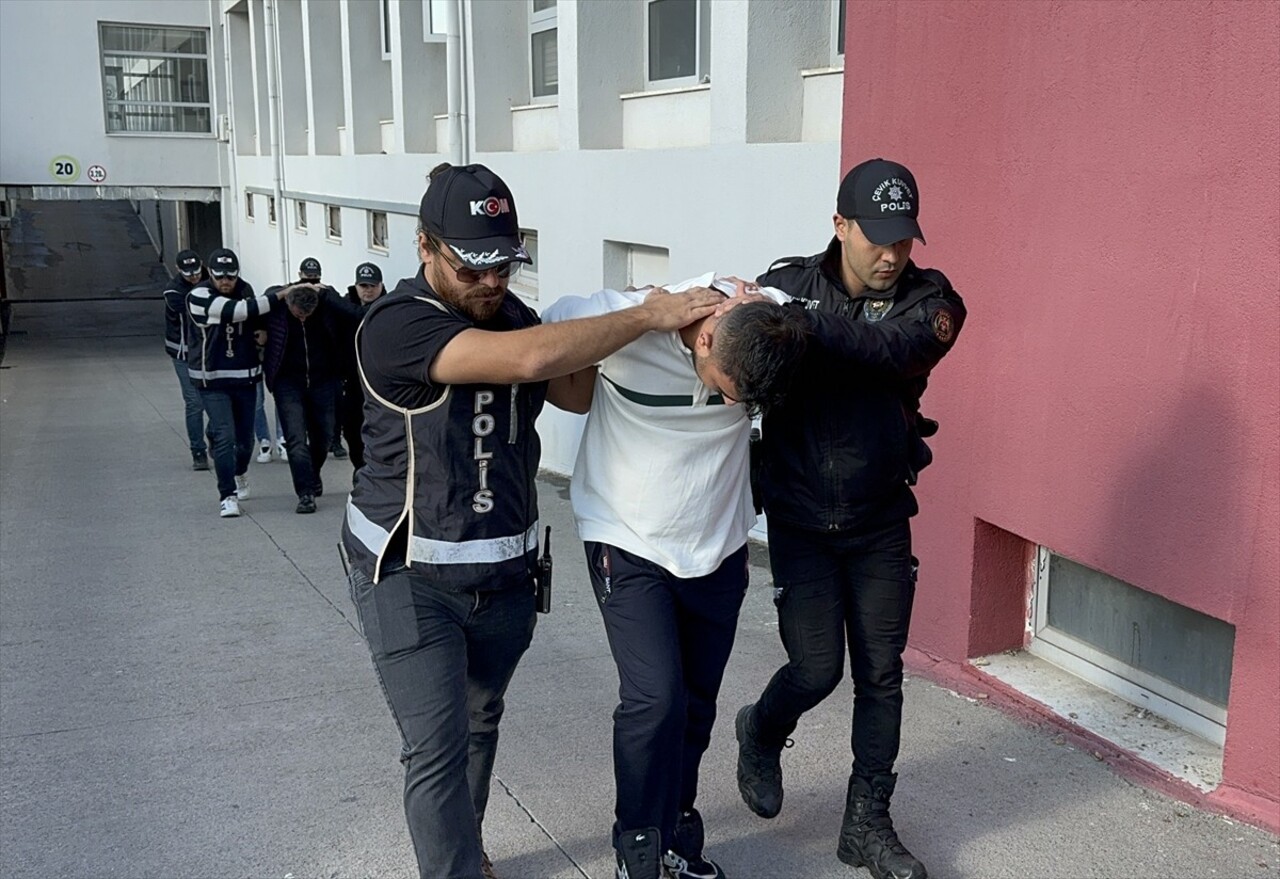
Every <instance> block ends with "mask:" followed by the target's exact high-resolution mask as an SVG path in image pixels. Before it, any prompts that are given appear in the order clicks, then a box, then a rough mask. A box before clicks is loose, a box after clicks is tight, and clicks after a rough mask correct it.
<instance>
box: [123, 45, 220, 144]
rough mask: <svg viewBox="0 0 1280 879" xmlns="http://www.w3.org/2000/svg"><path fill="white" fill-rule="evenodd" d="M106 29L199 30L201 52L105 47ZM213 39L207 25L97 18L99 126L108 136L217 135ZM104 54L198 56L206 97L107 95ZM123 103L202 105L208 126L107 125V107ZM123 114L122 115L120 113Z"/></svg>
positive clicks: (193, 57) (144, 56)
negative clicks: (176, 98) (147, 127)
mask: <svg viewBox="0 0 1280 879" xmlns="http://www.w3.org/2000/svg"><path fill="white" fill-rule="evenodd" d="M110 29H117V30H121V31H128V30H162V31H179V32H183V33H203V34H204V53H203V54H195V53H192V52H160V51H147V50H141V49H140V50H129V51H127V52H126V51H123V50H109V49H107V47H106V44H105V41H104V40H103V37H104V36H105V35H106V33H107V31H108V30H110ZM212 39H213V34H212V32H211V30H210V29H209V28H207V27H178V26H175V25H164V24H146V23H143V22H120V21H99V22H98V89H99V92H100V93H101V95H102V128H103V131H104V132H105V133H106V134H107V136H109V137H117V136H126V137H136V136H139V135H141V136H145V137H195V138H217V136H218V132H217V125H218V121H217V118H216V116H217V114H216V113H215V111H214V89H215V81H214V76H213V70H212V68H211V67H210V63H209V62H210V57H211V55H210V46H211V41H212ZM108 57H128V58H162V59H167V58H176V59H182V60H185V61H193V60H200V61H203V64H204V77H205V88H206V91H207V93H208V96H209V100H208V101H204V102H201V101H127V100H124V99H123V98H108V97H107V90H106V80H107V70H108V68H107V59H108ZM113 105H114V106H117V107H121V108H123V107H126V106H135V107H166V108H191V109H196V110H199V109H203V110H205V112H206V116H207V118H208V120H209V127H208V129H207V130H205V131H147V130H145V129H143V130H136V129H129V128H114V129H113V128H112V127H111V118H112V115H111V108H112V106H113ZM122 118H123V117H122Z"/></svg>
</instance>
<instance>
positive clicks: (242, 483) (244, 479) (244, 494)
mask: <svg viewBox="0 0 1280 879" xmlns="http://www.w3.org/2000/svg"><path fill="white" fill-rule="evenodd" d="M236 497H238V498H239V499H240V500H245V499H247V498H248V497H249V474H248V473H246V474H245V475H244V476H237V477H236Z"/></svg>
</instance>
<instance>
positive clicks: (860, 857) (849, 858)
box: [836, 773, 929, 879]
mask: <svg viewBox="0 0 1280 879" xmlns="http://www.w3.org/2000/svg"><path fill="white" fill-rule="evenodd" d="M897 781H898V776H896V775H894V774H892V773H890V774H888V775H877V776H874V777H872V778H864V777H862V776H860V775H854V776H853V777H852V778H850V779H849V796H848V799H847V801H846V802H845V807H844V824H843V826H841V828H840V845H839V847H838V848H837V849H836V857H838V858H839V859H840V860H842V861H844V862H845V863H846V864H848V865H849V866H851V867H866V868H867V869H868V870H869V871H870V872H871V875H872V876H874V877H875V879H927V877H928V875H929V874H928V873H927V872H925V869H924V864H922V863H920V862H919V861H917V860H916V859H915V857H914V856H913V855H912V854H911V852H909V851H907V849H906V846H904V845H903V844H902V843H901V842H899V841H898V834H897V833H895V832H894V830H893V819H892V818H890V817H889V799H890V797H892V796H893V788H894V785H895V784H897Z"/></svg>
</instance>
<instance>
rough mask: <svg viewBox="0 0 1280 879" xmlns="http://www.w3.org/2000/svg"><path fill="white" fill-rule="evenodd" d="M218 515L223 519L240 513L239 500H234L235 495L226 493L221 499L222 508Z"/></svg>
mask: <svg viewBox="0 0 1280 879" xmlns="http://www.w3.org/2000/svg"><path fill="white" fill-rule="evenodd" d="M218 515H219V516H221V517H222V518H224V519H230V518H232V517H234V516H239V515H240V502H239V501H238V500H236V497H235V495H228V496H227V497H224V498H223V499H222V509H221V511H220V512H219V513H218Z"/></svg>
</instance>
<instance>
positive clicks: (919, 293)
mask: <svg viewBox="0 0 1280 879" xmlns="http://www.w3.org/2000/svg"><path fill="white" fill-rule="evenodd" d="M919 210H920V199H919V191H918V189H917V187H916V180H915V177H913V176H912V174H911V172H910V171H908V170H907V169H906V168H905V167H903V166H902V165H900V164H898V163H896V162H890V161H886V160H884V159H873V160H870V161H867V162H863V163H862V164H860V165H858V166H857V167H855V168H853V170H851V171H850V172H849V173H848V174H847V175H846V176H845V178H844V180H843V181H842V182H841V184H840V191H839V194H838V196H837V202H836V211H837V212H836V214H835V216H834V217H833V220H834V223H835V237H834V238H833V239H832V241H831V243H830V245H829V246H828V247H827V249H826V251H824V252H823V253H819V254H816V255H814V256H810V257H807V258H799V257H797V258H789V259H783V260H780V261H778V262H776V263H774V264H773V266H771V267H770V269H769V270H768V271H767V272H765V274H763V275H761V276H760V278H759V282H760V283H761V284H767V285H770V286H773V287H779V288H781V289H782V290H785V291H786V292H788V293H790V294H791V295H792V296H795V297H797V298H800V299H803V300H807V301H806V306H807V307H808V308H809V309H811V310H810V312H809V314H810V317H811V319H812V320H813V321H814V325H815V338H818V339H820V340H821V342H820V343H819V344H815V345H811V346H810V351H809V354H808V355H807V357H806V361H805V363H804V364H803V365H802V367H801V371H800V374H799V376H798V378H797V380H796V382H795V384H794V385H793V387H792V393H791V394H790V396H789V397H788V398H787V399H786V400H784V401H783V402H782V403H781V404H780V405H778V406H776V407H774V408H773V409H771V410H770V411H769V412H768V413H767V414H766V416H765V419H764V423H763V426H762V434H763V435H762V438H761V442H760V445H759V447H758V449H757V451H758V452H759V453H760V459H759V463H760V466H759V471H758V487H759V491H760V495H761V499H762V501H763V505H764V509H765V512H766V513H767V514H768V517H769V558H770V564H771V566H772V569H773V577H774V587H775V603H776V604H777V607H778V628H779V632H780V634H781V636H782V643H783V646H784V647H785V648H786V650H787V657H788V662H787V664H786V665H785V666H783V667H782V668H781V669H779V670H778V672H777V673H776V674H774V676H773V679H772V680H770V681H769V684H768V685H767V686H766V687H765V689H764V692H763V693H761V694H760V697H759V699H758V700H757V701H756V702H755V703H754V704H753V705H747V706H745V707H743V708H742V709H741V711H739V713H738V716H737V719H736V732H737V738H738V743H739V748H738V787H739V790H740V792H741V794H742V797H743V799H744V800H745V801H746V803H747V805H748V806H749V807H750V808H751V810H752V811H753V812H755V813H756V814H757V815H760V816H761V817H764V818H772V817H774V816H775V815H777V814H778V812H779V810H780V809H781V808H782V770H781V764H780V759H779V758H780V756H781V752H782V748H783V747H784V745H786V744H788V736H789V735H791V733H792V731H793V730H794V729H795V727H796V722H797V721H798V720H799V718H800V716H801V715H802V714H804V712H806V711H808V710H809V709H810V708H813V707H814V706H815V705H817V704H818V703H819V702H821V701H822V700H823V699H825V698H826V697H827V696H828V695H830V694H831V692H832V691H833V690H835V688H836V686H837V685H838V684H839V683H840V678H841V675H842V674H843V666H844V652H845V648H846V632H847V633H848V635H847V647H848V650H849V654H850V660H851V666H852V672H853V681H854V711H853V734H852V747H853V756H854V760H853V771H852V774H851V777H850V780H849V787H848V795H847V798H846V804H845V813H844V823H843V826H842V828H841V831H840V842H839V846H838V848H837V856H838V857H839V858H840V860H842V861H844V862H845V863H847V864H851V865H853V866H860V865H865V866H866V867H867V869H869V870H870V871H871V874H872V876H875V877H877V879H890V877H891V879H924V877H925V876H926V871H925V867H924V865H923V864H921V863H920V861H918V860H917V859H916V858H915V857H914V856H912V855H911V853H910V852H909V851H907V849H906V848H905V847H904V846H903V845H902V843H901V842H900V841H899V839H898V836H897V834H896V832H895V831H894V827H893V821H892V819H891V817H890V815H889V802H890V798H891V796H892V795H893V791H894V787H895V784H896V780H897V776H896V775H895V774H894V772H893V767H894V761H895V760H896V759H897V756H898V743H899V738H900V732H901V725H902V652H903V650H904V649H905V647H906V644H907V631H908V627H909V624H910V621H911V606H912V599H913V597H914V595H915V580H916V562H915V559H914V558H913V557H912V555H911V529H910V524H909V519H910V517H911V516H913V515H915V514H916V512H917V510H918V508H917V505H916V499H915V496H914V494H913V493H912V491H911V485H912V484H914V482H915V479H916V475H917V474H918V472H919V471H920V469H921V468H922V467H924V466H925V465H926V464H928V463H929V460H930V457H931V455H930V453H929V450H928V447H927V446H926V445H925V444H924V440H923V437H925V436H928V435H930V434H931V433H932V432H933V431H934V430H935V429H936V427H937V425H936V424H934V423H933V422H931V421H929V420H927V419H925V418H923V417H921V415H920V396H921V394H922V393H923V392H924V389H925V384H926V382H927V380H928V377H929V371H930V370H931V369H932V368H933V367H934V366H936V365H937V363H938V361H939V360H941V359H942V358H943V356H945V355H946V353H947V352H948V351H950V350H951V347H952V345H953V344H954V343H955V339H956V335H957V334H958V333H959V332H960V328H961V326H962V324H963V323H964V318H965V308H964V304H963V303H962V302H961V300H960V297H959V295H957V294H956V292H955V291H954V290H953V289H952V288H951V283H950V282H949V281H948V280H947V279H946V277H945V276H944V275H943V274H942V273H941V272H938V271H935V270H933V269H922V268H919V267H918V266H917V265H916V264H915V263H914V262H912V261H911V259H910V256H911V248H912V244H913V241H914V239H919V240H920V242H921V243H924V235H923V234H922V233H921V231H920V225H919V223H918V220H917V217H918V215H919ZM841 324H843V325H844V330H845V331H844V332H838V331H834V330H835V329H836V328H838V327H839V326H840V325H841ZM824 326H825V327H826V329H827V331H826V332H824V331H823V327H824Z"/></svg>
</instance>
